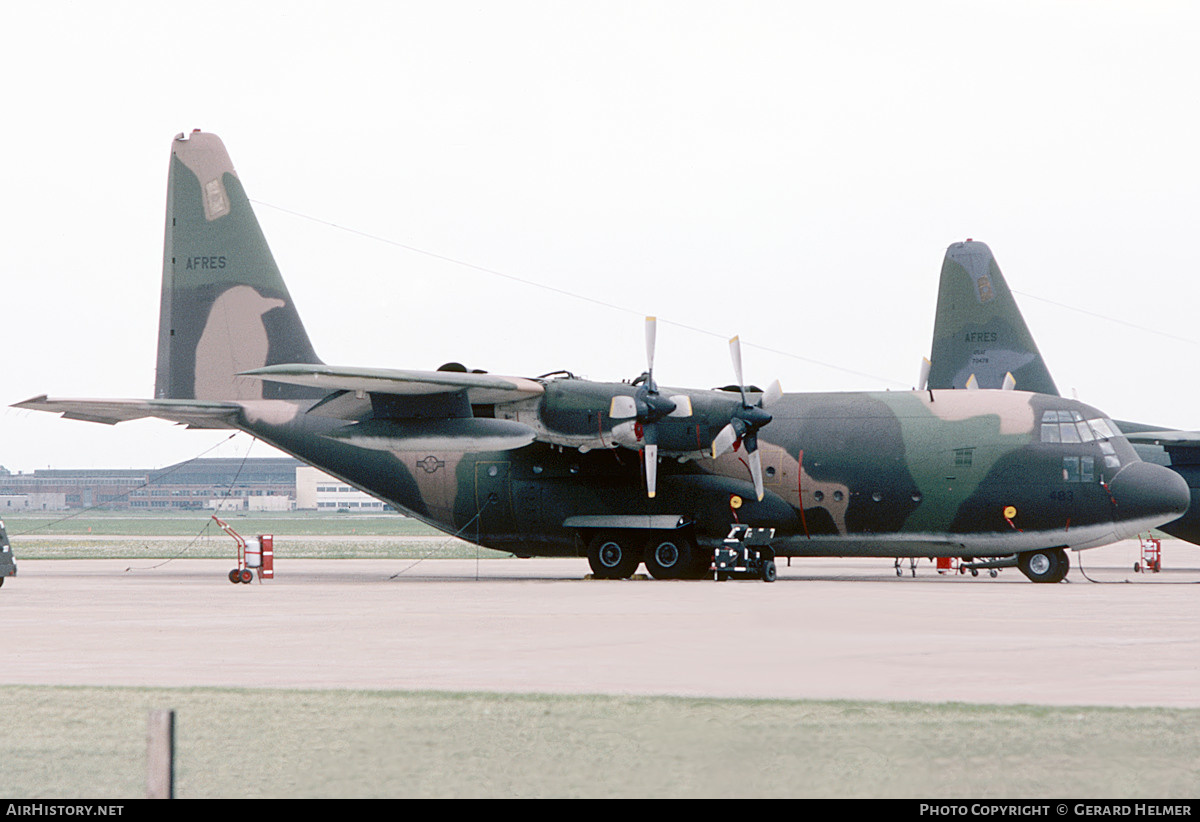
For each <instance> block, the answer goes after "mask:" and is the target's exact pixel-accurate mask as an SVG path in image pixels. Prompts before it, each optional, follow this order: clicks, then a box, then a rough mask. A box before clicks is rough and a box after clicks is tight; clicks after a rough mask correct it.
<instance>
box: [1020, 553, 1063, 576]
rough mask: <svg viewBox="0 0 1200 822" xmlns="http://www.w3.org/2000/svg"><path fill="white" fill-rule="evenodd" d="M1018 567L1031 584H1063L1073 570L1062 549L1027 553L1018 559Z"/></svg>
mask: <svg viewBox="0 0 1200 822" xmlns="http://www.w3.org/2000/svg"><path fill="white" fill-rule="evenodd" d="M1017 567H1018V568H1020V569H1021V573H1022V574H1024V575H1025V576H1026V577H1028V578H1029V580H1030V581H1031V582H1062V581H1063V579H1064V578H1065V577H1066V576H1067V571H1069V570H1070V568H1071V561H1070V560H1069V559H1067V552H1066V551H1064V550H1063V549H1062V548H1049V549H1046V550H1044V551H1026V552H1025V553H1023V554H1021V555H1020V556H1018V557H1017Z"/></svg>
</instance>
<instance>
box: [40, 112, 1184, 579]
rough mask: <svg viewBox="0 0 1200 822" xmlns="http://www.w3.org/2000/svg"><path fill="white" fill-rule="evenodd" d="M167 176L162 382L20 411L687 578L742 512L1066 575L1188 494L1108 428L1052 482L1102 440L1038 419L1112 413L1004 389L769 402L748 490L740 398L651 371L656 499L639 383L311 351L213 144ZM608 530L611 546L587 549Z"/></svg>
mask: <svg viewBox="0 0 1200 822" xmlns="http://www.w3.org/2000/svg"><path fill="white" fill-rule="evenodd" d="M168 191H169V195H168V213H167V226H166V242H165V250H164V261H163V270H164V273H163V296H162V318H161V326H160V330H159V348H158V352H159V358H158V374H157V381H156V392H155V393H156V399H155V400H64V399H53V400H52V399H47V398H46V397H44V396H43V397H38V398H34V399H32V400H29V401H26V402H24V403H20V404H19V407H24V408H37V409H41V410H46V411H54V412H58V413H62V414H64V416H67V417H70V418H75V419H88V420H93V421H100V422H109V423H114V422H119V421H121V420H125V419H135V418H138V417H143V416H157V417H163V418H166V419H173V420H177V421H180V422H185V423H187V424H189V425H191V426H195V427H207V428H214V427H215V428H237V429H241V430H243V431H247V432H249V433H251V434H253V435H254V436H256V437H258V438H260V439H262V440H264V441H266V442H268V443H270V444H271V445H273V446H275V447H277V448H279V449H281V450H283V451H286V452H288V453H290V454H293V455H294V456H296V457H298V458H299V459H301V460H303V461H305V462H307V463H310V464H312V465H315V466H317V467H319V468H321V469H322V470H325V471H327V472H329V473H330V474H333V475H335V476H337V477H339V478H341V479H342V480H344V481H346V482H348V483H350V484H352V485H354V486H356V487H358V488H360V489H362V490H364V491H367V492H368V493H370V494H373V495H374V496H376V497H378V498H380V499H382V500H384V501H386V502H388V503H390V504H391V505H392V506H394V507H395V508H396V509H398V510H401V511H403V512H405V513H408V514H410V515H412V516H414V517H416V518H419V519H421V520H423V521H425V522H427V523H429V524H431V525H434V526H436V527H438V528H441V529H443V530H444V531H446V532H449V533H454V534H457V535H459V536H461V537H463V538H465V539H469V540H472V541H475V542H477V543H479V544H481V545H485V546H488V547H492V548H498V549H501V550H506V551H511V552H513V553H515V554H517V555H520V556H532V555H541V556H558V555H580V554H583V553H585V552H586V553H588V555H589V559H590V560H591V561H592V564H593V568H594V569H596V570H597V573H598V574H601V575H608V576H627V575H628V574H629V573H631V572H632V570H633V569H636V567H637V565H638V563H639V562H640V561H643V560H644V561H645V562H646V564H647V567H648V568H649V570H650V571H651V573H652V574H654V575H655V576H657V577H681V576H682V577H697V576H701V575H703V574H705V573H706V572H707V571H708V568H709V566H710V564H711V560H712V549H713V548H714V547H715V546H716V545H718V544H719V543H720V542H721V540H722V539H723V537H725V535H726V534H727V533H728V531H729V528H730V525H731V523H733V522H742V523H747V524H751V525H754V526H758V527H772V528H775V529H776V539H775V541H774V543H773V547H774V550H775V553H776V555H778V556H818V555H820V556H829V555H833V556H846V555H861V556H881V557H917V556H921V557H923V556H929V557H932V556H960V557H999V556H1013V555H1021V556H1030V555H1032V554H1033V553H1035V552H1046V551H1053V552H1056V555H1057V556H1059V557H1061V563H1055V564H1057V566H1058V568H1059V570H1061V572H1062V573H1065V563H1066V558H1065V554H1063V553H1062V551H1061V549H1064V548H1075V549H1081V548H1088V547H1093V546H1096V545H1101V544H1105V543H1108V542H1112V541H1114V540H1118V539H1123V538H1126V537H1129V536H1132V535H1135V534H1136V533H1138V532H1139V531H1141V530H1144V529H1146V528H1148V527H1150V526H1152V525H1156V524H1159V523H1161V522H1163V521H1166V520H1169V519H1172V518H1174V517H1177V516H1178V515H1179V514H1180V513H1181V512H1182V511H1183V510H1184V508H1185V507H1186V505H1187V493H1186V488H1185V487H1184V485H1183V483H1182V481H1180V480H1179V478H1178V477H1177V476H1175V475H1174V474H1171V473H1170V472H1168V471H1166V470H1164V469H1161V468H1158V467H1157V466H1152V465H1146V464H1144V463H1142V462H1140V461H1139V460H1138V459H1137V457H1136V455H1135V454H1134V452H1133V449H1132V448H1131V447H1130V445H1129V443H1128V442H1126V441H1125V440H1124V439H1123V438H1121V437H1120V436H1113V437H1112V438H1111V448H1112V449H1114V450H1115V452H1116V453H1117V454H1119V460H1120V469H1119V470H1113V471H1110V472H1109V474H1107V475H1105V476H1103V478H1102V479H1103V484H1102V483H1101V482H1091V483H1087V484H1084V483H1079V482H1075V483H1072V484H1070V485H1068V484H1066V483H1065V481H1064V469H1063V465H1064V453H1066V450H1072V453H1074V452H1080V453H1084V452H1086V453H1088V454H1090V453H1091V452H1092V451H1093V450H1095V451H1096V454H1097V455H1099V451H1098V450H1097V446H1096V444H1095V443H1091V444H1088V445H1086V446H1084V445H1081V446H1079V447H1077V448H1074V449H1064V448H1063V446H1062V445H1061V444H1046V443H1043V442H1041V441H1040V439H1039V430H1040V428H1041V426H1042V425H1043V422H1042V420H1043V418H1044V415H1045V414H1046V412H1048V411H1049V412H1051V413H1052V414H1053V415H1055V418H1056V419H1057V415H1058V413H1059V412H1060V411H1061V412H1063V413H1065V414H1067V415H1068V418H1069V415H1070V414H1072V413H1075V414H1077V415H1078V417H1077V418H1078V419H1080V420H1101V419H1103V414H1101V413H1100V412H1099V411H1097V410H1096V409H1093V408H1090V407H1088V406H1086V405H1083V404H1082V403H1078V402H1074V401H1071V400H1066V399H1062V398H1060V397H1054V396H1047V395H1039V394H1031V393H1025V392H1014V391H977V392H962V391H916V392H884V393H837V394H788V395H782V396H778V397H774V396H772V397H769V399H770V400H771V402H770V404H769V405H768V406H767V408H766V410H767V412H769V414H770V415H771V418H772V419H771V421H770V422H769V424H767V425H765V427H763V428H762V429H761V431H760V432H759V435H758V454H759V456H760V457H761V463H762V471H761V477H762V482H763V490H764V493H763V495H762V498H761V499H758V498H757V494H756V492H755V488H754V485H753V483H752V481H751V475H750V469H749V465H750V462H749V461H747V459H746V451H747V450H748V447H744V448H738V449H735V450H733V451H732V452H729V453H726V454H724V455H722V456H720V457H717V458H713V456H712V451H711V447H712V443H713V441H714V438H715V437H716V436H717V434H718V432H720V431H721V430H722V429H723V428H725V427H726V426H727V425H728V424H729V423H730V421H731V417H732V416H733V415H734V413H735V411H736V410H737V409H739V408H742V407H743V406H742V398H741V394H740V393H736V392H730V391H698V390H691V389H676V388H664V389H663V394H664V395H671V396H672V399H673V400H677V401H678V404H679V405H680V406H681V409H680V410H679V411H678V412H677V413H676V414H673V415H671V416H668V417H665V418H662V419H660V420H658V421H657V423H656V425H657V428H656V429H655V430H656V438H657V445H658V448H659V452H658V453H659V456H660V458H661V463H660V464H659V466H658V469H657V471H658V473H657V486H658V487H657V494H656V495H655V496H654V497H653V498H651V497H649V496H648V494H647V476H646V471H645V467H644V466H643V464H642V460H643V458H644V453H645V452H644V447H645V444H646V442H645V439H646V438H645V434H646V432H645V430H644V428H643V427H642V425H641V423H642V420H640V419H639V420H630V419H628V418H627V416H628V415H625V416H614V413H615V411H616V409H617V408H618V405H619V403H614V399H613V398H614V397H627V398H632V397H635V396H636V395H637V393H638V390H639V389H638V387H637V386H635V385H634V384H631V383H597V382H591V381H588V380H582V379H578V378H575V377H573V376H572V375H569V374H562V375H555V376H548V377H542V378H537V379H525V378H517V377H500V376H494V375H490V374H484V373H479V372H472V373H467V372H466V370H465V369H463V368H462V367H461V366H455V365H451V366H445V367H443V369H440V370H438V371H402V370H391V369H377V368H376V369H360V368H345V367H334V366H325V365H324V364H322V363H321V362H320V360H319V359H318V358H317V356H316V354H315V352H314V351H313V348H312V346H311V344H310V343H309V340H308V336H307V334H306V333H305V331H304V328H303V326H302V325H301V322H300V319H299V315H298V314H297V312H296V309H295V307H294V304H293V303H292V300H291V298H290V296H289V295H288V292H287V289H286V287H285V286H284V283H283V279H282V277H281V276H280V274H279V271H278V268H277V267H276V265H275V262H274V260H273V259H272V257H271V253H270V250H269V249H268V248H267V244H266V241H265V239H264V238H263V235H262V232H261V230H260V229H259V226H258V222H257V220H256V219H255V217H254V214H253V211H252V209H251V206H250V203H249V201H248V199H247V198H246V194H245V192H244V190H243V189H242V186H241V182H240V181H239V179H238V177H237V175H236V173H235V172H234V170H233V166H232V164H231V162H230V161H229V157H228V155H227V153H226V152H225V148H224V146H223V145H222V143H221V141H220V140H219V138H217V137H216V136H215V135H212V134H204V133H200V132H193V133H192V134H189V135H179V136H178V137H176V139H175V141H174V143H173V144H172V153H171V167H170V181H169V187H168ZM748 390H749V391H751V393H750V394H749V396H748V401H749V402H753V403H757V404H762V403H763V402H764V401H765V400H767V399H768V396H767V395H764V394H762V393H761V392H759V391H758V390H757V389H752V388H749V389H748ZM689 400H690V406H691V407H690V409H688V408H686V405H687V402H688V401H689ZM628 404H629V405H630V406H631V405H632V401H629V403H628ZM685 412H686V413H685ZM1054 425H1055V426H1056V430H1057V426H1058V425H1060V424H1059V423H1057V422H1056V423H1054ZM1072 425H1074V423H1072ZM1089 449H1090V450H1089ZM1164 475H1165V476H1164ZM1006 509H1007V513H1006ZM601 543H603V544H606V545H608V546H609V548H615V549H619V554H620V556H621V558H622V560H621V562H620V563H618V564H616V565H614V566H608V565H605V564H603V563H601V564H600V565H597V562H598V560H597V551H598V550H600V549H598V548H597V545H598V544H601ZM663 545H667V547H668V548H670V549H671V550H668V551H666V552H660V551H658V550H657V548H656V546H658V547H662V546H663ZM643 546H645V552H644V553H643ZM664 558H665V559H664ZM1022 569H1023V570H1025V568H1024V566H1022ZM1028 573H1029V572H1027V574H1028ZM1031 578H1034V579H1037V580H1038V581H1057V579H1058V578H1061V577H1060V576H1058V575H1057V574H1056V573H1051V574H1050V575H1049V576H1045V577H1042V578H1038V577H1037V576H1035V575H1031Z"/></svg>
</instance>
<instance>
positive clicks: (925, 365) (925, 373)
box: [917, 357, 933, 391]
mask: <svg viewBox="0 0 1200 822" xmlns="http://www.w3.org/2000/svg"><path fill="white" fill-rule="evenodd" d="M931 368H933V363H931V362H930V361H929V358H928V357H922V358H921V376H920V377H919V378H918V379H917V390H918V391H924V390H925V389H926V388H928V387H929V369H931Z"/></svg>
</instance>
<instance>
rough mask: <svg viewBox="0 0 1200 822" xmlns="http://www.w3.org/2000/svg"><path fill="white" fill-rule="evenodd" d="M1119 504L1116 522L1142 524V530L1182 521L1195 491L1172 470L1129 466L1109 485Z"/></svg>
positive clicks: (1143, 464) (1149, 465) (1148, 465)
mask: <svg viewBox="0 0 1200 822" xmlns="http://www.w3.org/2000/svg"><path fill="white" fill-rule="evenodd" d="M1108 490H1109V493H1111V494H1112V498H1113V501H1114V502H1115V503H1116V510H1115V511H1114V512H1113V519H1115V520H1117V521H1118V522H1130V523H1132V522H1133V521H1134V520H1138V521H1144V522H1139V523H1138V525H1139V526H1140V527H1141V528H1153V527H1155V526H1157V525H1162V524H1164V523H1168V522H1170V521H1171V520H1174V519H1178V518H1179V517H1180V516H1182V515H1183V514H1184V512H1185V511H1187V509H1188V504H1189V503H1190V502H1191V490H1190V489H1189V488H1188V484H1187V482H1186V481H1185V480H1184V479H1183V477H1181V476H1180V475H1179V474H1177V473H1175V472H1174V471H1172V470H1171V469H1170V468H1164V467H1163V466H1161V465H1153V464H1151V463H1148V462H1133V463H1130V464H1129V465H1126V466H1125V467H1124V468H1122V469H1121V470H1120V471H1118V472H1117V475H1116V476H1115V477H1113V479H1112V482H1110V483H1109V485H1108Z"/></svg>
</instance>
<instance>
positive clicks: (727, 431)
mask: <svg viewBox="0 0 1200 822" xmlns="http://www.w3.org/2000/svg"><path fill="white" fill-rule="evenodd" d="M737 440H738V434H737V430H736V429H735V428H734V427H733V423H729V424H728V425H726V426H725V427H724V428H722V429H721V430H720V432H719V433H718V434H717V436H716V437H715V438H714V439H713V442H712V455H713V459H716V458H717V457H719V456H721V455H722V454H724V453H725V452H727V451H729V450H730V449H732V448H733V445H734V443H736V442H737Z"/></svg>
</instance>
